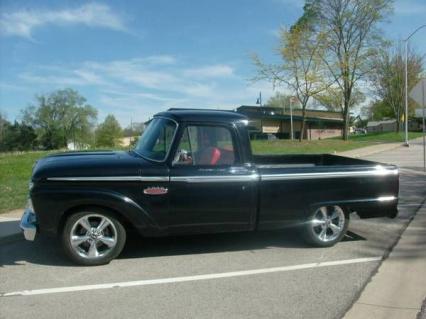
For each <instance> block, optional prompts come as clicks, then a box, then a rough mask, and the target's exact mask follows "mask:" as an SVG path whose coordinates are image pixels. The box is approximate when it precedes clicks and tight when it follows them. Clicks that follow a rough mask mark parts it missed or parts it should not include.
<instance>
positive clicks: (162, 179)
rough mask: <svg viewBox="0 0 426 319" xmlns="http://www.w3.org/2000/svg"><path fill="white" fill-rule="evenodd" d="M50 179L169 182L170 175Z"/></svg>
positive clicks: (68, 180) (54, 178) (51, 178)
mask: <svg viewBox="0 0 426 319" xmlns="http://www.w3.org/2000/svg"><path fill="white" fill-rule="evenodd" d="M47 180H49V181H61V182H133V181H135V182H168V181H169V177H168V176H81V177H48V178H47Z"/></svg>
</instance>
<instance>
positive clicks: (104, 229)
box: [69, 214, 117, 259]
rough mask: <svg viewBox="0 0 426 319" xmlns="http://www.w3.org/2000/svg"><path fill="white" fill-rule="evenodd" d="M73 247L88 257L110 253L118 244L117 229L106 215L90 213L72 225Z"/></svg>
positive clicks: (84, 256)
mask: <svg viewBox="0 0 426 319" xmlns="http://www.w3.org/2000/svg"><path fill="white" fill-rule="evenodd" d="M69 241H70V244H71V248H72V249H73V250H74V252H75V253H77V254H78V255H79V256H81V257H83V258H86V259H97V258H100V257H103V256H105V255H107V254H108V253H110V252H111V251H112V250H113V249H114V248H115V246H116V245H117V229H116V227H115V226H114V223H113V222H112V221H111V220H110V219H109V218H108V217H106V216H103V215H98V214H88V215H85V216H83V217H81V218H79V219H78V220H77V221H76V222H75V223H74V224H73V226H72V228H71V232H70V238H69Z"/></svg>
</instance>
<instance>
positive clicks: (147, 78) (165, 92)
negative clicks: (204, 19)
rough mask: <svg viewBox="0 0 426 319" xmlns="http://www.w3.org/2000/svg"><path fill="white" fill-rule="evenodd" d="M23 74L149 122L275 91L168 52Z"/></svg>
mask: <svg viewBox="0 0 426 319" xmlns="http://www.w3.org/2000/svg"><path fill="white" fill-rule="evenodd" d="M18 77H19V79H20V80H21V82H22V84H24V85H25V86H26V87H33V88H36V89H35V90H37V91H38V92H40V91H50V90H54V89H58V88H64V87H73V88H75V89H77V90H79V91H81V92H82V93H83V94H84V92H85V91H86V92H90V93H89V94H90V97H91V99H90V103H91V104H92V105H94V106H96V107H97V108H98V109H99V111H100V114H101V115H102V114H107V113H114V114H116V115H117V116H118V118H119V120H120V122H121V123H127V122H128V121H129V118H130V117H133V118H134V120H135V121H142V120H146V119H147V118H148V117H149V116H152V115H153V114H155V113H157V112H160V111H162V110H165V109H167V108H169V107H196V108H215V109H217V108H220V109H235V108H236V107H238V106H239V105H243V104H246V105H247V104H248V105H253V104H255V102H256V98H257V96H258V94H259V91H262V96H263V98H264V101H266V100H267V99H268V97H270V96H271V95H273V94H274V92H273V90H272V85H271V84H270V83H266V82H262V83H255V84H253V85H248V83H247V78H246V77H244V76H242V75H240V74H238V73H236V71H235V70H234V68H233V67H232V66H231V65H227V64H212V65H200V66H198V67H194V66H193V65H191V66H188V63H187V62H186V61H183V60H177V59H176V58H175V57H173V56H168V55H158V56H148V57H143V58H134V59H129V60H113V61H109V62H102V63H101V62H94V61H87V62H83V63H79V64H77V65H73V66H72V65H69V66H66V67H65V66H63V65H61V66H56V65H48V66H36V67H33V68H32V69H31V70H28V71H27V72H25V73H22V74H20V75H18ZM88 97H89V96H88Z"/></svg>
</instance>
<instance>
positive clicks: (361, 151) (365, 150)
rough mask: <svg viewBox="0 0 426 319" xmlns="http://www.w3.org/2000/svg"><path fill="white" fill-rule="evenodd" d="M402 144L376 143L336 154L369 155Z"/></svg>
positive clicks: (347, 155)
mask: <svg viewBox="0 0 426 319" xmlns="http://www.w3.org/2000/svg"><path fill="white" fill-rule="evenodd" d="M402 145H403V144H402V143H386V144H377V145H371V146H366V147H362V148H357V149H354V150H350V151H345V152H338V153H337V155H340V156H346V157H354V158H358V157H364V156H369V155H372V154H376V153H381V152H385V151H390V150H393V149H395V148H398V147H400V146H402Z"/></svg>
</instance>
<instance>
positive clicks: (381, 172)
mask: <svg viewBox="0 0 426 319" xmlns="http://www.w3.org/2000/svg"><path fill="white" fill-rule="evenodd" d="M388 175H398V170H397V169H393V170H385V169H377V170H370V171H354V172H324V173H292V174H263V175H258V174H251V175H222V176H218V175H213V176H212V175H206V176H202V175H197V176H172V177H170V178H169V177H168V176H81V177H48V178H47V180H49V181H63V182H65V181H68V182H120V181H127V182H128V181H137V182H169V181H171V182H186V183H220V182H225V183H226V182H247V181H258V180H262V181H277V180H303V179H325V178H347V177H370V176H388Z"/></svg>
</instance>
